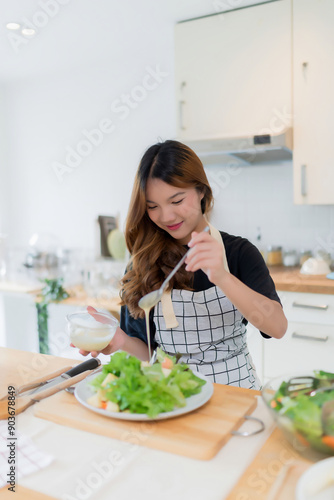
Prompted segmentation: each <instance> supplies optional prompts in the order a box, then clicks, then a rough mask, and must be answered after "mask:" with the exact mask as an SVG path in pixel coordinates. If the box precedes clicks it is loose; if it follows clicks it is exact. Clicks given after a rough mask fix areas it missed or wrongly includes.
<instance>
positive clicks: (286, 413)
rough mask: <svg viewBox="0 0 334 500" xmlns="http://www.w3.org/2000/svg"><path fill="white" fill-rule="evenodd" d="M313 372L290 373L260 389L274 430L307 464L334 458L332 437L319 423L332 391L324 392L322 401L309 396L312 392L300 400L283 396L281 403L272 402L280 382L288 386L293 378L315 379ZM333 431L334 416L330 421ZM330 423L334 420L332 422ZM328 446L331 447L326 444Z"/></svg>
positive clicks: (274, 379) (333, 440)
mask: <svg viewBox="0 0 334 500" xmlns="http://www.w3.org/2000/svg"><path fill="white" fill-rule="evenodd" d="M314 376H315V372H313V371H310V372H308V373H305V371H304V372H303V373H290V374H286V375H282V376H280V377H276V378H273V379H272V380H270V381H269V382H267V383H266V384H265V385H264V387H263V389H262V398H263V400H264V402H265V404H266V407H267V408H268V410H269V412H270V414H271V416H272V417H273V419H274V420H275V422H276V424H277V426H278V427H279V428H280V429H281V431H282V432H283V434H284V436H285V438H286V439H287V440H288V441H289V442H290V444H291V445H292V446H293V448H294V449H295V450H296V451H298V453H300V454H301V455H303V456H304V457H306V458H309V459H310V460H319V459H323V458H325V457H328V456H330V455H334V436H330V437H328V436H327V433H326V432H324V428H323V421H322V411H321V410H322V406H323V404H324V401H322V400H323V399H328V400H332V399H334V395H333V394H334V390H333V389H332V390H331V392H330V391H324V392H322V393H321V394H322V395H324V394H325V393H327V395H326V397H325V398H324V397H323V396H321V397H320V398H319V393H318V395H317V397H315V396H311V395H310V392H311V391H312V389H310V390H307V392H306V393H305V394H304V395H303V396H302V397H301V393H299V396H298V397H294V395H292V397H290V396H289V395H287V393H286V389H285V394H284V395H283V397H282V398H281V403H280V402H278V403H277V400H276V398H275V395H276V393H277V391H278V389H279V388H280V387H281V384H282V383H283V382H288V381H290V380H291V379H292V378H295V377H314ZM330 418H331V421H332V424H331V425H332V427H333V431H334V423H333V422H334V414H333V415H332V416H331V417H330ZM332 419H333V420H332ZM328 443H330V444H328Z"/></svg>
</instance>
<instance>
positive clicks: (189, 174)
mask: <svg viewBox="0 0 334 500" xmlns="http://www.w3.org/2000/svg"><path fill="white" fill-rule="evenodd" d="M149 178H151V179H161V180H162V181H164V182H166V183H167V184H170V185H172V186H175V187H195V188H196V189H198V190H199V192H201V193H204V196H203V198H202V200H201V209H202V213H203V214H207V213H208V212H209V211H210V210H211V208H212V204H213V197H212V191H211V188H210V185H209V182H208V179H207V177H206V174H205V171H204V168H203V165H202V162H201V160H200V159H199V158H198V156H197V155H196V154H195V153H194V152H193V151H192V150H191V149H190V148H189V147H188V146H186V145H184V144H181V143H180V142H177V141H171V140H169V141H165V142H162V143H158V144H155V145H154V146H151V147H150V148H149V149H148V150H147V151H146V152H145V154H144V156H143V158H142V160H141V162H140V164H139V167H138V170H137V174H136V178H135V182H134V186H133V191H132V196H131V201H130V206H129V211H128V216H127V221H126V228H125V239H126V244H127V247H128V250H129V252H130V254H131V259H130V263H129V265H128V268H127V272H126V274H125V275H124V277H123V280H122V291H121V297H122V304H123V305H124V304H125V305H126V306H127V307H128V309H129V311H130V313H131V314H132V316H134V317H135V318H138V317H143V316H144V312H143V310H142V309H140V307H138V301H139V299H140V298H141V297H143V296H144V295H145V294H147V293H149V292H152V291H153V290H156V289H158V288H159V287H160V285H161V284H162V282H163V281H164V279H165V277H166V276H167V275H168V274H169V273H170V272H171V270H172V269H173V268H174V266H175V265H176V264H177V262H178V261H179V260H180V259H181V257H182V256H183V255H184V254H185V252H186V248H185V247H184V246H183V245H182V244H181V243H179V242H178V241H177V240H176V239H174V238H173V237H172V236H170V235H169V234H168V233H167V232H166V231H163V230H162V229H161V228H159V227H158V226H157V225H156V224H154V222H152V221H151V219H150V218H149V216H148V215H147V211H146V196H145V191H146V183H147V180H148V179H149ZM192 282H193V273H189V272H187V271H186V270H185V268H184V266H182V267H181V269H180V270H179V271H178V272H177V273H176V275H175V276H174V278H173V279H172V280H171V283H170V288H182V289H187V290H191V289H192Z"/></svg>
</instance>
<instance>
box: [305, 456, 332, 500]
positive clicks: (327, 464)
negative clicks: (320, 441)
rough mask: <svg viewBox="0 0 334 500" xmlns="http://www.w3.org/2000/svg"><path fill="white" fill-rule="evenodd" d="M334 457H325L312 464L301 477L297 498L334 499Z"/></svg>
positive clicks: (307, 499) (308, 499) (310, 499)
mask: <svg viewBox="0 0 334 500" xmlns="http://www.w3.org/2000/svg"><path fill="white" fill-rule="evenodd" d="M333 498H334V457H330V458H325V459H324V460H320V461H319V462H317V463H315V464H314V465H311V467H309V468H308V469H307V470H306V471H305V472H304V474H303V475H302V476H301V477H300V479H299V481H298V483H297V488H296V500H333Z"/></svg>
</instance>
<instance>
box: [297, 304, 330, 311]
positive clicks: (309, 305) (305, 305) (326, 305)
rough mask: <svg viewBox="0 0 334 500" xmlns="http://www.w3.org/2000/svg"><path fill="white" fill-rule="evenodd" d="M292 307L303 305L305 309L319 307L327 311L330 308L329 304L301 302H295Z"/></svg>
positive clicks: (318, 308)
mask: <svg viewBox="0 0 334 500" xmlns="http://www.w3.org/2000/svg"><path fill="white" fill-rule="evenodd" d="M292 307H303V308H304V309H317V310H320V311H326V310H327V309H328V304H324V305H321V304H319V305H318V304H302V303H301V302H293V303H292Z"/></svg>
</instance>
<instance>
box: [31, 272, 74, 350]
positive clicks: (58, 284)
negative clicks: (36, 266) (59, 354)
mask: <svg viewBox="0 0 334 500" xmlns="http://www.w3.org/2000/svg"><path fill="white" fill-rule="evenodd" d="M41 281H42V283H45V286H44V288H43V289H42V290H41V293H40V294H39V295H38V301H37V302H36V308H37V326H38V342H39V352H41V353H42V354H49V329H48V318H49V311H48V305H49V304H50V303H51V302H61V301H62V300H64V299H67V297H69V294H68V293H67V291H66V290H65V289H64V288H63V278H57V279H44V280H41Z"/></svg>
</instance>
